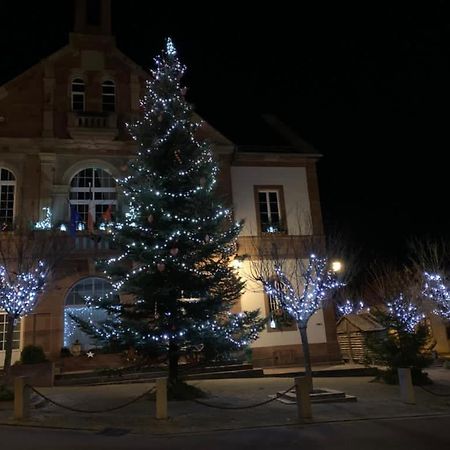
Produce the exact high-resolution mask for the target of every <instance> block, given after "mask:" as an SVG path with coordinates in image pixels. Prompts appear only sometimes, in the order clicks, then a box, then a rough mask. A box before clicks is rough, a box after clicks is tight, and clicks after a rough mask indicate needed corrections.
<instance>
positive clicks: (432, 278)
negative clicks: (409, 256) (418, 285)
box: [423, 272, 450, 320]
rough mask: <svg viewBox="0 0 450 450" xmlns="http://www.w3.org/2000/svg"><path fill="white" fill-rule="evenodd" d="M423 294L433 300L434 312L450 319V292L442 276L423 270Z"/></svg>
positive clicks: (445, 318)
mask: <svg viewBox="0 0 450 450" xmlns="http://www.w3.org/2000/svg"><path fill="white" fill-rule="evenodd" d="M423 295H424V296H425V297H427V298H429V299H431V300H432V301H433V303H434V305H433V306H434V309H433V313H434V314H436V315H437V316H439V317H441V318H442V319H444V320H450V292H449V289H448V287H447V285H446V284H445V280H444V277H443V276H441V275H439V274H431V273H428V272H425V273H424V290H423Z"/></svg>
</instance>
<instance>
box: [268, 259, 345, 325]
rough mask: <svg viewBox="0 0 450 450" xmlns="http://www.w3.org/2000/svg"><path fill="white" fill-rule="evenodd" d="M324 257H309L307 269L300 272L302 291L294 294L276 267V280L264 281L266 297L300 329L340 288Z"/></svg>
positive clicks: (291, 287) (280, 270) (294, 290)
mask: <svg viewBox="0 0 450 450" xmlns="http://www.w3.org/2000/svg"><path fill="white" fill-rule="evenodd" d="M327 263H328V261H327V258H318V257H316V256H315V255H314V254H312V255H310V257H309V260H308V266H307V267H306V270H305V271H303V273H302V281H303V290H302V291H301V292H297V291H296V289H295V288H294V287H293V285H292V283H291V281H290V280H289V279H288V277H287V276H286V275H285V274H284V272H283V271H282V269H281V267H280V266H279V265H277V266H275V274H276V277H275V278H274V279H266V280H263V285H264V290H265V292H266V294H267V295H270V296H272V297H273V298H275V299H276V300H277V301H278V302H279V303H280V305H281V306H282V308H283V309H284V310H285V312H286V313H287V314H288V315H289V316H290V317H292V319H294V320H295V321H296V322H297V324H298V325H299V327H306V326H307V324H308V320H309V318H310V317H311V316H312V315H313V314H314V313H315V312H316V311H317V310H319V309H320V308H322V306H323V304H324V302H325V300H327V299H328V298H329V297H330V295H331V293H332V292H333V291H334V290H336V289H338V288H339V287H341V286H343V284H342V283H341V282H340V281H338V280H337V278H336V275H335V274H334V273H333V272H331V271H329V270H328V269H327Z"/></svg>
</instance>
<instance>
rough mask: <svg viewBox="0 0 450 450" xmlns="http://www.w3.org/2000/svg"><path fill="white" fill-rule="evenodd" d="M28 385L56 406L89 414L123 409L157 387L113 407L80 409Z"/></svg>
mask: <svg viewBox="0 0 450 450" xmlns="http://www.w3.org/2000/svg"><path fill="white" fill-rule="evenodd" d="M27 387H29V388H30V389H31V390H32V391H33V392H34V393H35V394H37V395H39V397H42V398H43V399H44V400H46V401H48V402H49V403H52V404H53V405H55V406H59V407H60V408H63V409H67V410H68V411H73V412H78V413H87V414H90V413H92V414H94V413H105V412H111V411H116V410H118V409H121V408H125V407H126V406H128V405H131V404H132V403H135V402H137V401H138V400H140V399H141V398H143V397H145V396H146V395H148V394H151V393H152V392H154V391H155V388H154V387H152V388H150V389H148V390H147V391H145V392H144V393H143V394H141V395H139V396H137V397H136V398H133V399H132V400H129V401H127V402H126V403H123V404H121V405H118V406H113V407H112V408H106V409H91V410H86V409H78V408H73V407H71V406H66V405H63V404H61V403H58V402H56V401H55V400H52V399H51V398H49V397H47V396H46V395H44V394H43V393H42V392H39V391H38V390H37V389H35V388H34V387H33V386H30V385H29V384H27Z"/></svg>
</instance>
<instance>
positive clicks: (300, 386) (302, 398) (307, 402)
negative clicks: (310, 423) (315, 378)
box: [294, 377, 312, 421]
mask: <svg viewBox="0 0 450 450" xmlns="http://www.w3.org/2000/svg"><path fill="white" fill-rule="evenodd" d="M294 380H295V393H296V394H297V411H298V418H299V419H300V420H301V421H303V420H305V419H306V420H308V419H312V411H311V398H310V396H309V393H310V391H311V380H310V379H309V377H296V378H295V379H294Z"/></svg>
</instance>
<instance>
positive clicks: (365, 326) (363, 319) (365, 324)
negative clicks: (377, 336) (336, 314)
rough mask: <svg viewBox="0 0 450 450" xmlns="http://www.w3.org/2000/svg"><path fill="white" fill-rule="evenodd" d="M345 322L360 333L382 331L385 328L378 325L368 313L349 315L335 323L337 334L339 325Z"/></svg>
mask: <svg viewBox="0 0 450 450" xmlns="http://www.w3.org/2000/svg"><path fill="white" fill-rule="evenodd" d="M344 321H347V322H349V323H350V324H351V325H353V327H354V328H357V329H358V330H360V331H383V330H385V327H383V326H382V325H381V324H380V323H378V322H377V321H376V320H375V318H374V317H373V316H372V315H371V314H370V313H360V314H349V315H347V316H344V317H341V319H339V321H338V323H337V328H338V332H339V328H340V327H339V325H340V324H342V322H344Z"/></svg>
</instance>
